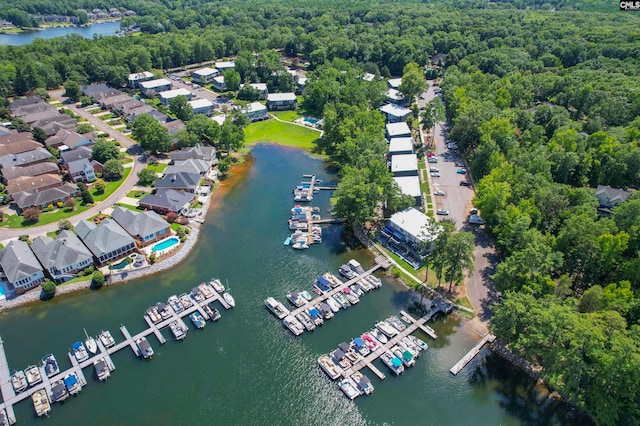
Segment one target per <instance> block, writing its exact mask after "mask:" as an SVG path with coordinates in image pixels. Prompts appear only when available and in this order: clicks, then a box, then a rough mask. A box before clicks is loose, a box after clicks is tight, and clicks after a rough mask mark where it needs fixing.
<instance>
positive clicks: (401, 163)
mask: <svg viewBox="0 0 640 426" xmlns="http://www.w3.org/2000/svg"><path fill="white" fill-rule="evenodd" d="M391 173H392V174H393V176H418V156H417V155H416V154H400V155H394V156H393V157H392V158H391Z"/></svg>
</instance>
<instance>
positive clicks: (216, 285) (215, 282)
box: [209, 278, 224, 294]
mask: <svg viewBox="0 0 640 426" xmlns="http://www.w3.org/2000/svg"><path fill="white" fill-rule="evenodd" d="M209 285H210V286H211V287H213V289H214V290H215V291H216V292H217V293H220V294H222V293H224V285H223V284H222V281H220V279H219V278H211V280H210V281H209Z"/></svg>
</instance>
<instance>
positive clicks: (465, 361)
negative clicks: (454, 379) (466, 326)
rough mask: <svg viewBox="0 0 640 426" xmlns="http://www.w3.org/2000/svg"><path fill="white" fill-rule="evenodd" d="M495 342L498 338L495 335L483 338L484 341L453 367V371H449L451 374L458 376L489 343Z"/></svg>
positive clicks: (487, 335)
mask: <svg viewBox="0 0 640 426" xmlns="http://www.w3.org/2000/svg"><path fill="white" fill-rule="evenodd" d="M494 340H496V336H494V335H493V334H486V335H485V336H484V337H483V338H482V340H480V341H479V342H478V343H477V344H476V345H475V346H474V347H473V348H471V350H470V351H469V352H467V354H466V355H465V356H463V357H462V359H461V360H460V361H458V362H457V363H456V365H454V366H453V367H451V370H449V371H450V372H451V374H453V375H454V376H455V375H457V374H458V373H459V372H460V371H462V369H463V368H464V367H466V366H467V364H469V363H470V362H471V360H472V359H473V358H475V357H476V355H478V354H479V353H480V350H481V349H482V347H483V346H484V345H485V344H487V342H488V343H491V342H493V341H494Z"/></svg>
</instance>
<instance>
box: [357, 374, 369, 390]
mask: <svg viewBox="0 0 640 426" xmlns="http://www.w3.org/2000/svg"><path fill="white" fill-rule="evenodd" d="M369 383H371V380H369V378H368V377H367V376H365V375H364V374H363V375H362V377H361V378H360V384H361V385H362V386H363V387H364V386H366V385H368V384H369Z"/></svg>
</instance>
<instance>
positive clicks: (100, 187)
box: [93, 179, 106, 194]
mask: <svg viewBox="0 0 640 426" xmlns="http://www.w3.org/2000/svg"><path fill="white" fill-rule="evenodd" d="M93 188H94V189H95V190H96V194H104V190H105V189H106V185H105V183H104V181H103V180H102V179H98V180H97V181H96V183H94V184H93Z"/></svg>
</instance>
